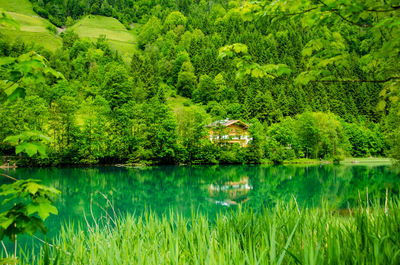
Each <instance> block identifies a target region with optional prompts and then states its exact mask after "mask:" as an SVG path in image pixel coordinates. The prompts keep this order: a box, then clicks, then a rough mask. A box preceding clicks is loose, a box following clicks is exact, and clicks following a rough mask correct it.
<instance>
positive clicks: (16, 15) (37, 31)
mask: <svg viewBox="0 0 400 265" xmlns="http://www.w3.org/2000/svg"><path fill="white" fill-rule="evenodd" d="M0 10H1V11H5V12H6V14H7V15H9V16H10V17H12V18H13V19H14V20H15V21H17V22H18V23H19V26H20V29H19V30H16V29H1V32H2V33H3V34H4V35H6V36H8V37H9V38H10V39H18V38H20V39H21V40H22V41H24V42H25V43H35V44H37V45H40V46H43V47H44V48H46V49H49V50H51V51H55V50H56V49H57V48H60V47H61V44H62V42H61V38H60V37H58V36H56V35H55V34H53V33H51V32H50V31H49V30H48V29H47V27H48V26H50V25H51V23H50V22H49V21H47V20H46V19H43V18H41V17H39V16H38V15H37V14H36V13H35V12H34V11H33V9H32V4H31V3H30V2H29V1H28V0H13V1H10V0H0Z"/></svg>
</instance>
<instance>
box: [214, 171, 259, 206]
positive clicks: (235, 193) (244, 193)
mask: <svg viewBox="0 0 400 265" xmlns="http://www.w3.org/2000/svg"><path fill="white" fill-rule="evenodd" d="M251 189H253V187H252V186H251V185H249V177H243V178H241V179H240V180H239V181H227V182H224V183H223V184H210V186H209V188H208V191H209V194H210V198H211V199H212V201H213V202H215V203H216V204H220V205H223V206H231V205H236V204H240V203H243V202H246V201H248V200H249V198H248V193H249V191H250V190H251Z"/></svg>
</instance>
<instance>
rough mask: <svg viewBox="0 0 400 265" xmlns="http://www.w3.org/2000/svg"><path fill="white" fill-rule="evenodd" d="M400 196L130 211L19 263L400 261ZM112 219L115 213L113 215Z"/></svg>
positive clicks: (64, 235) (69, 234)
mask: <svg viewBox="0 0 400 265" xmlns="http://www.w3.org/2000/svg"><path fill="white" fill-rule="evenodd" d="M399 206H400V204H399V200H397V199H396V200H391V201H388V202H387V205H386V206H385V205H381V204H380V203H372V204H370V206H369V207H367V206H363V205H360V206H358V207H356V208H352V209H347V210H344V211H335V210H332V209H329V207H328V206H327V204H326V205H324V206H323V207H321V208H317V209H299V208H298V206H297V204H296V202H295V201H292V202H290V203H288V204H283V203H281V204H277V205H276V206H275V207H274V208H272V209H267V208H264V209H263V210H262V211H259V212H254V211H252V210H251V209H247V208H240V207H239V208H238V209H237V210H235V211H232V212H230V213H228V214H226V213H225V214H220V215H219V216H217V217H216V218H215V219H213V220H210V219H208V218H207V216H204V215H202V214H196V213H194V212H193V214H192V216H191V218H184V217H183V216H181V215H179V214H174V213H172V212H171V213H170V214H168V215H164V216H162V217H158V216H156V215H155V214H153V213H152V212H149V213H147V214H146V215H144V216H142V217H133V216H126V217H124V218H119V219H118V220H115V224H114V223H113V222H112V221H111V222H109V224H108V225H105V227H103V228H99V226H96V225H93V226H91V227H90V229H87V227H79V228H78V229H76V228H74V227H72V225H71V226H68V227H65V228H64V229H62V231H61V232H60V235H59V237H58V239H57V240H56V242H54V244H55V245H56V246H57V247H56V246H53V247H48V246H44V247H43V248H42V249H41V250H40V253H36V254H35V253H31V254H29V255H23V257H21V264H232V265H233V264H234V265H237V264H276V265H278V264H304V265H313V264H335V265H340V264H400V210H399ZM110 218H111V217H110Z"/></svg>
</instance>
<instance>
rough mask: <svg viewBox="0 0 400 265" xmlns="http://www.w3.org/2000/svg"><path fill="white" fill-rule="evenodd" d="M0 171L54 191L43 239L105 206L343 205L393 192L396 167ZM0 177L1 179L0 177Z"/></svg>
mask: <svg viewBox="0 0 400 265" xmlns="http://www.w3.org/2000/svg"><path fill="white" fill-rule="evenodd" d="M3 173H6V174H9V175H10V176H12V177H14V178H18V179H26V178H35V179H40V180H41V181H42V183H43V184H46V185H49V186H52V187H55V188H57V189H58V190H60V191H61V195H60V197H59V199H58V200H57V203H56V207H57V209H58V211H59V214H58V215H57V216H54V215H53V216H50V217H49V218H48V219H47V220H46V224H47V226H48V228H49V233H48V235H47V236H48V237H50V238H52V237H54V236H55V235H57V234H58V232H59V230H60V227H61V226H62V225H64V224H65V223H66V222H71V221H74V222H75V223H76V222H80V223H86V221H85V218H84V216H86V218H87V220H88V222H89V223H93V217H94V218H95V219H96V220H100V219H102V216H105V215H107V214H110V215H112V216H113V215H114V213H113V210H112V207H111V204H112V205H113V208H114V209H115V212H116V214H117V215H119V214H125V213H131V214H136V215H141V214H142V213H143V212H145V211H146V210H148V209H151V210H152V211H154V212H155V213H157V214H159V215H162V214H164V213H168V212H169V211H170V210H172V211H176V212H179V213H182V214H183V215H185V216H188V217H190V215H191V212H192V211H193V210H194V211H196V212H201V213H204V214H207V215H208V216H209V217H211V218H212V217H213V216H215V215H216V214H217V213H219V212H220V211H227V210H228V211H229V210H231V209H235V208H236V207H238V205H246V206H248V207H252V208H253V209H255V210H258V209H261V208H262V207H263V206H267V207H270V206H273V205H275V204H276V203H277V202H278V201H284V202H286V201H289V200H291V199H293V198H295V199H296V201H297V202H298V204H299V205H300V207H303V206H308V207H318V206H319V205H321V203H322V201H324V202H327V203H329V205H331V206H332V207H333V208H346V207H348V206H350V207H351V206H352V205H354V204H356V203H357V202H358V201H359V200H360V199H361V200H366V197H367V190H368V198H369V199H370V200H373V199H377V198H381V199H383V198H384V196H385V192H386V189H388V191H389V194H390V195H391V196H398V195H399V188H400V169H399V168H396V167H393V166H391V165H376V164H371V165H330V164H327V165H309V166H305V165H285V166H264V165H237V166H231V165H230V166H223V165H220V166H193V167H191V166H158V167H149V168H121V167H86V168H19V169H16V170H9V171H3ZM4 183H9V180H7V179H5V178H2V179H0V184H4ZM106 198H107V199H106ZM106 212H107V214H106ZM92 216H93V217H92ZM103 219H104V218H103Z"/></svg>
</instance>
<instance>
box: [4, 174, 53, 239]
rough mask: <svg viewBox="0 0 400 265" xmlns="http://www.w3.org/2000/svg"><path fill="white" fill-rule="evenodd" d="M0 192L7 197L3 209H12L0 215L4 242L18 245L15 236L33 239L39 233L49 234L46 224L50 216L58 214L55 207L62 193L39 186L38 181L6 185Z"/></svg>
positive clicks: (31, 180)
mask: <svg viewBox="0 0 400 265" xmlns="http://www.w3.org/2000/svg"><path fill="white" fill-rule="evenodd" d="M0 189H1V190H2V191H1V192H0V196H3V197H5V199H4V200H3V202H2V205H13V206H12V207H11V208H10V209H9V210H6V211H4V212H2V213H1V214H0V239H1V240H2V239H3V238H4V237H5V236H7V237H8V238H10V239H11V240H13V241H15V238H16V235H18V234H25V233H28V234H30V235H33V234H34V233H35V232H36V231H37V230H39V231H40V232H42V233H43V234H44V233H46V232H47V228H46V227H45V225H44V223H43V221H44V220H46V218H47V217H48V216H49V215H50V214H57V209H56V207H54V206H53V205H52V203H54V200H55V198H56V197H57V195H58V194H59V193H60V192H59V191H57V190H56V189H54V188H51V187H46V186H44V185H41V184H38V180H34V179H27V180H19V181H16V182H14V183H12V184H3V185H1V186H0ZM37 216H39V217H40V218H38V217H37Z"/></svg>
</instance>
